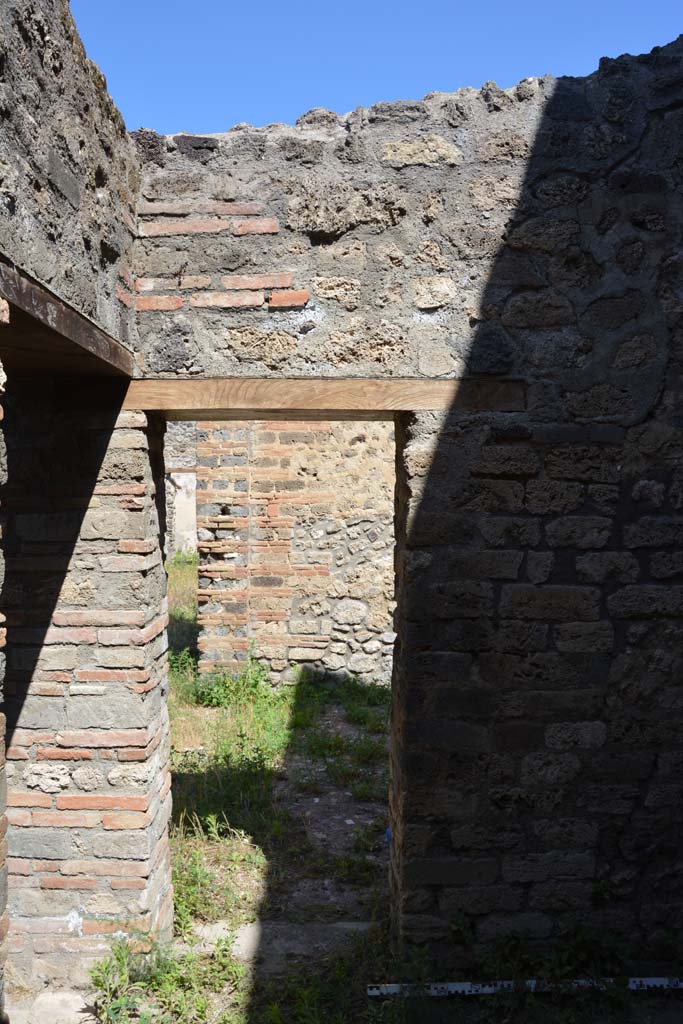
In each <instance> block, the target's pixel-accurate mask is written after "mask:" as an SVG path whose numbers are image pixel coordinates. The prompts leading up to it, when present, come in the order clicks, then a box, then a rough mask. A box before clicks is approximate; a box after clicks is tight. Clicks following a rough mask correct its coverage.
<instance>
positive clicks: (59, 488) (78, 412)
mask: <svg viewBox="0 0 683 1024" xmlns="http://www.w3.org/2000/svg"><path fill="white" fill-rule="evenodd" d="M65 385H66V386H65ZM74 387H75V389H76V390H74ZM103 387H104V388H106V393H107V397H108V398H109V399H110V401H104V402H102V403H98V402H97V400H95V403H91V402H89V401H88V400H87V399H86V398H83V394H82V392H81V399H82V401H79V400H78V397H77V394H78V391H80V390H81V388H80V386H79V384H78V382H73V381H72V382H70V383H67V382H65V381H60V382H49V383H48V382H37V381H36V380H35V379H30V380H29V379H26V380H21V379H11V378H10V380H9V383H8V387H7V395H6V401H5V403H4V404H5V409H6V411H5V422H4V429H5V435H6V439H7V460H8V479H7V483H6V484H5V486H4V487H3V489H2V507H3V510H4V515H5V531H4V536H5V540H4V550H5V558H6V571H5V578H4V582H3V587H2V593H1V595H0V604H1V606H2V610H3V613H4V614H5V615H6V617H7V640H8V644H7V652H8V664H7V675H6V680H7V682H6V687H5V695H6V708H5V710H6V714H7V746H8V747H17V748H18V749H22V748H23V747H24V746H25V744H24V743H22V742H20V743H19V744H17V739H19V740H21V739H22V737H16V736H15V731H16V729H17V727H19V728H24V729H32V728H36V727H39V728H47V727H49V716H47V717H46V716H45V715H44V714H43V712H44V710H45V704H44V702H43V698H45V697H48V696H54V695H55V693H56V692H57V691H59V693H60V694H61V693H62V689H63V680H62V678H61V676H62V675H63V674H64V673H65V672H69V671H71V670H73V669H74V668H75V663H74V664H72V661H73V659H74V657H75V654H76V648H65V647H64V646H63V645H62V644H60V643H59V632H58V629H59V627H58V624H57V623H55V622H53V615H54V612H55V609H56V607H57V604H58V602H59V600H60V596H61V597H62V601H64V602H65V603H66V604H73V605H76V606H84V607H88V606H89V604H90V601H89V600H88V595H90V599H92V597H93V596H94V592H95V587H94V585H93V582H92V580H90V581H89V580H88V572H87V567H84V572H83V593H82V594H81V595H79V594H78V593H77V592H74V593H73V594H72V595H71V597H72V598H73V600H69V597H68V595H67V594H66V593H65V584H67V579H68V573H69V568H70V566H71V567H72V568H73V565H72V560H73V558H74V554H75V552H76V549H77V544H78V541H79V538H80V536H81V530H82V526H83V522H84V519H85V516H86V513H87V511H88V508H89V507H90V506H91V502H92V499H93V494H94V491H95V485H96V483H97V480H98V475H99V473H100V471H101V469H102V466H103V463H104V461H105V458H106V455H107V450H108V446H109V442H110V439H111V434H112V431H113V429H114V424H115V422H116V419H117V416H118V414H119V410H120V406H121V402H122V400H123V393H124V390H125V389H122V388H117V386H116V385H115V384H112V383H111V382H107V383H106V384H104V385H103ZM67 389H68V390H67ZM85 390H86V389H85V388H83V389H82V391H85ZM67 396H68V397H67ZM101 397H102V396H101ZM69 585H70V586H72V587H73V583H71V584H67V586H69ZM79 598H82V599H79ZM55 626H57V629H53V636H52V637H48V630H50V628H51V627H55ZM71 639H72V638H70V639H69V642H71ZM65 642H66V641H65ZM32 702H36V711H37V714H35V715H34V714H32V710H31V703H32ZM61 708H62V704H61V702H60V710H61ZM39 709H40V710H39ZM55 711H57V705H56V704H55ZM53 725H55V727H57V728H59V727H60V726H62V725H63V723H61V722H60V723H59V725H57V723H56V722H54V723H53ZM28 738H29V736H28V735H27V736H26V739H27V740H28Z"/></svg>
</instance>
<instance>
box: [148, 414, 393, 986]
mask: <svg viewBox="0 0 683 1024" xmlns="http://www.w3.org/2000/svg"><path fill="white" fill-rule="evenodd" d="M180 438H182V439H184V440H183V441H182V443H181V444H180V447H183V446H184V458H183V459H182V465H181V464H180V458H179V439H180ZM192 448H193V453H192V454H193V457H194V464H192V463H193V458H190V457H189V456H188V449H192ZM166 467H167V479H168V475H169V474H168V470H173V471H174V472H176V473H178V470H182V472H183V473H184V475H186V476H187V475H189V474H191V473H192V472H193V471H194V474H195V479H196V500H197V545H196V553H194V552H188V551H187V550H184V551H183V550H181V548H180V545H179V544H178V539H177V538H178V537H179V534H180V529H179V527H178V525H177V523H178V516H177V509H176V514H175V515H174V512H173V510H172V509H168V510H167V523H169V524H170V523H173V522H174V519H175V522H176V530H175V537H176V540H175V547H176V550H175V552H174V553H172V554H171V555H170V557H169V556H167V567H168V572H169V611H170V626H169V644H170V648H171V654H170V664H171V673H170V709H171V732H172V746H173V754H172V768H173V778H174V783H173V792H174V826H173V835H172V841H171V846H172V853H173V862H174V886H175V907H176V928H177V930H178V931H179V932H180V933H181V935H183V936H185V937H188V938H189V937H193V938H198V939H199V940H200V942H203V943H207V944H211V943H215V942H216V941H217V940H219V939H221V938H228V937H230V941H231V942H233V944H234V949H235V951H236V953H237V955H238V957H239V958H240V959H242V960H243V961H244V962H245V963H247V964H249V965H251V967H252V969H253V970H254V974H255V980H254V995H253V996H252V998H258V989H259V986H260V984H261V982H262V981H263V983H264V985H266V986H267V985H268V984H269V983H272V979H273V978H274V977H277V976H278V975H281V974H282V972H283V970H284V969H285V968H287V969H289V968H291V966H292V964H296V963H297V962H306V963H309V964H310V960H311V957H312V956H318V957H320V958H322V959H325V958H328V957H329V956H330V955H332V954H333V953H335V952H336V951H337V950H338V949H339V948H340V947H343V946H344V945H345V944H346V942H347V941H348V940H349V938H353V937H354V936H355V935H357V934H358V933H359V932H360V933H363V932H366V931H367V930H368V929H369V928H370V927H371V925H372V924H373V923H375V922H377V921H378V919H380V918H381V919H382V920H383V921H384V920H386V918H387V916H388V906H389V897H388V865H389V842H388V836H389V828H388V806H387V805H388V789H389V778H388V774H389V754H388V743H389V705H390V694H391V685H390V684H391V669H392V654H393V644H394V639H395V634H394V632H393V610H394V502H395V496H394V490H395V439H394V424H393V422H392V420H391V419H387V420H370V421H349V420H336V421H324V420H318V419H311V420H302V419H297V420H293V421H287V420H281V419H280V420H244V421H234V420H233V421H220V422H212V421H201V422H198V423H196V424H192V425H190V424H188V423H181V424H175V423H172V422H171V423H169V424H168V430H167V435H166ZM178 475H180V474H178ZM177 493H179V492H178V490H177V488H174V489H173V490H171V489H170V488H168V487H167V501H168V499H169V496H171V497H172V496H173V495H174V494H177ZM168 548H169V543H168V541H167V552H168ZM193 587H195V593H196V599H195V600H193V599H192V588H193Z"/></svg>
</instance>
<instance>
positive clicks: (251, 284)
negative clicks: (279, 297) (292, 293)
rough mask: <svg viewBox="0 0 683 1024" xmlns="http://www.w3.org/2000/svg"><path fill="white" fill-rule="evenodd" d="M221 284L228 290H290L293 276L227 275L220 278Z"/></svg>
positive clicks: (285, 274) (284, 274)
mask: <svg viewBox="0 0 683 1024" xmlns="http://www.w3.org/2000/svg"><path fill="white" fill-rule="evenodd" d="M221 283H222V284H223V285H225V287H226V288H228V289H235V290H238V289H240V288H251V289H254V290H258V289H260V288H291V287H292V285H293V284H294V274H289V273H283V274H229V275H228V276H227V277H222V278H221Z"/></svg>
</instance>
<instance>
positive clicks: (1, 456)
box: [0, 408, 9, 1024]
mask: <svg viewBox="0 0 683 1024" xmlns="http://www.w3.org/2000/svg"><path fill="white" fill-rule="evenodd" d="M2 417H3V410H2V408H0V423H1V422H2ZM6 482H7V449H6V447H5V435H4V433H3V431H2V429H0V487H1V486H3V485H4V484H6ZM0 509H2V505H0ZM4 578H5V552H4V545H0V587H2V584H3V581H4ZM6 639H7V630H6V628H5V615H4V611H3V612H0V699H2V700H3V707H4V683H5V644H6ZM5 732H6V719H5V715H4V712H0V1020H2V1021H3V1024H4V1017H3V1009H4V1005H5V1002H4V1000H5V961H6V959H7V933H8V929H9V912H8V910H7V816H6V810H7V807H6V804H7V776H6V760H5Z"/></svg>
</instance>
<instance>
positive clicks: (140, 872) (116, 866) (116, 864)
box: [59, 858, 150, 878]
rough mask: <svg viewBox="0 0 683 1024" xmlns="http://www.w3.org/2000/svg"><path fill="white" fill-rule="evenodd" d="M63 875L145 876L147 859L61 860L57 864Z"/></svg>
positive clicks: (147, 873) (147, 866) (146, 874)
mask: <svg viewBox="0 0 683 1024" xmlns="http://www.w3.org/2000/svg"><path fill="white" fill-rule="evenodd" d="M59 870H60V871H61V873H62V874H63V875H97V876H98V877H104V878H107V877H109V878H127V877H128V876H129V875H136V876H137V877H138V878H147V877H148V875H149V873H150V863H149V861H140V860H136V861H131V860H100V859H99V858H98V859H97V860H75V859H74V860H63V861H62V862H61V864H60V866H59Z"/></svg>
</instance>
